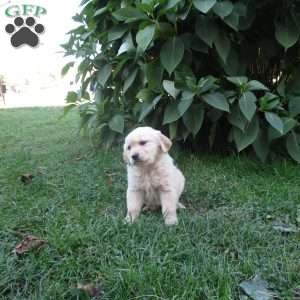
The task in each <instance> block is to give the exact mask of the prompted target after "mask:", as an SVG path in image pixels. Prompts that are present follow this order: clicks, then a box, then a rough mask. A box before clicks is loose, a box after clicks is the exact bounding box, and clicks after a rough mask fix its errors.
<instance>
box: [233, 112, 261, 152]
mask: <svg viewBox="0 0 300 300" xmlns="http://www.w3.org/2000/svg"><path fill="white" fill-rule="evenodd" d="M258 133H259V124H258V118H257V116H255V117H254V118H253V119H252V121H251V122H250V123H249V125H248V126H247V127H246V129H245V131H244V132H243V131H241V130H240V129H239V128H236V127H234V128H233V139H234V141H235V144H236V147H237V149H238V151H239V152H240V151H242V150H244V149H245V148H247V147H248V146H249V145H251V144H253V143H254V141H255V140H256V139H257V136H258Z"/></svg>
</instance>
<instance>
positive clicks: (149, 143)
mask: <svg viewBox="0 0 300 300" xmlns="http://www.w3.org/2000/svg"><path fill="white" fill-rule="evenodd" d="M171 146H172V142H171V141H170V139H169V138H167V137H166V136H165V135H163V134H162V133H161V132H160V131H159V130H155V129H153V128H151V127H138V128H136V129H134V130H133V131H131V132H130V133H129V134H128V135H127V137H126V138H125V143H124V149H123V158H124V161H125V162H126V163H128V164H129V165H149V164H153V163H155V161H156V159H157V157H158V155H159V154H161V153H163V152H168V151H169V149H170V148H171Z"/></svg>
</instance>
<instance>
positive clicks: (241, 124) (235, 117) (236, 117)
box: [228, 104, 248, 131]
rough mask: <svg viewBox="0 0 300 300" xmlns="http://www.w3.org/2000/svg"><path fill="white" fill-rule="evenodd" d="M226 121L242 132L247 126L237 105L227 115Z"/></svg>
mask: <svg viewBox="0 0 300 300" xmlns="http://www.w3.org/2000/svg"><path fill="white" fill-rule="evenodd" d="M228 121H229V123H230V124H232V125H234V126H235V127H238V128H239V129H240V130H242V131H244V130H245V127H246V125H247V123H248V122H247V119H246V118H245V117H244V115H243V114H242V112H241V110H240V108H239V105H238V104H234V105H233V106H232V108H231V111H230V114H229V115H228Z"/></svg>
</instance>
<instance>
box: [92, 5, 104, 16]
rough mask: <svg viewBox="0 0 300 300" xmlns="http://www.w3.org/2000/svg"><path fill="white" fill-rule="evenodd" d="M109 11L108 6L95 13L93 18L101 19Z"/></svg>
mask: <svg viewBox="0 0 300 300" xmlns="http://www.w3.org/2000/svg"><path fill="white" fill-rule="evenodd" d="M106 11H107V6H105V7H102V8H99V9H97V10H96V11H95V13H94V15H93V17H99V16H101V15H102V14H104V13H105V12H106Z"/></svg>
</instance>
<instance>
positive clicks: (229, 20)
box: [224, 2, 240, 31]
mask: <svg viewBox="0 0 300 300" xmlns="http://www.w3.org/2000/svg"><path fill="white" fill-rule="evenodd" d="M238 3H239V2H238ZM238 3H236V4H235V7H234V9H233V11H232V12H231V14H230V15H229V16H227V17H225V18H224V22H225V23H226V24H227V25H228V26H230V27H231V28H232V29H234V30H235V31H238V30H239V25H240V24H239V23H240V15H239V13H238V11H237V9H236V6H237V4H238Z"/></svg>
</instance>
